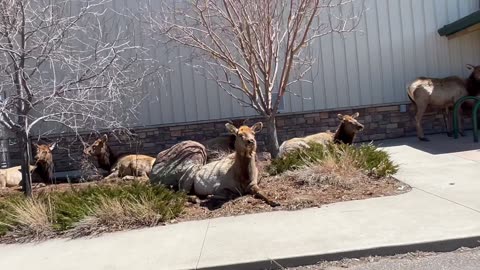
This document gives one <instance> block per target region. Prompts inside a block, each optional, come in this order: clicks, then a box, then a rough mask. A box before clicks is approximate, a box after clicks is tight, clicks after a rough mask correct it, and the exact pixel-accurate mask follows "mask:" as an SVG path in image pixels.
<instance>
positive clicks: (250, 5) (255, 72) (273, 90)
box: [144, 0, 364, 157]
mask: <svg viewBox="0 0 480 270" xmlns="http://www.w3.org/2000/svg"><path fill="white" fill-rule="evenodd" d="M148 11H149V12H147V13H146V14H148V15H145V18H144V19H146V21H147V22H148V23H149V25H150V26H151V27H150V28H149V29H150V30H151V31H153V32H154V33H158V34H161V37H164V38H166V39H165V41H167V42H169V41H173V44H177V45H178V44H180V45H182V46H185V47H187V48H190V49H192V51H193V56H195V57H198V58H200V59H201V60H202V64H201V65H197V66H196V67H197V68H200V69H202V70H203V71H206V72H204V73H206V74H208V77H209V79H212V80H214V81H215V82H216V83H217V84H218V85H219V87H220V88H221V89H223V90H224V91H226V92H227V93H228V94H229V95H230V96H231V97H232V98H234V99H235V100H236V101H238V102H239V103H240V104H241V105H243V106H248V107H251V108H253V109H255V110H256V111H257V112H258V113H259V114H260V115H262V116H264V117H265V120H266V122H267V131H268V142H267V145H268V149H269V151H270V153H271V154H272V156H274V157H276V156H277V154H278V147H279V146H278V139H277V131H276V124H275V117H276V115H277V111H278V106H279V104H280V101H281V98H282V97H283V96H284V95H285V93H286V92H288V91H291V90H290V89H291V86H292V85H293V84H295V83H296V82H299V81H302V80H303V79H304V76H305V74H307V73H308V72H309V71H310V69H311V67H312V63H313V62H314V59H312V57H311V55H310V54H308V53H307V50H306V48H307V47H308V46H309V45H310V44H311V43H312V42H314V41H315V40H316V39H318V38H320V37H322V36H325V35H328V34H332V33H345V32H351V31H353V30H354V29H355V28H356V27H357V25H358V23H359V20H360V18H361V15H362V14H363V11H364V7H363V3H362V1H361V0H258V1H252V0H190V1H188V0H187V1H171V0H164V1H163V2H162V4H161V6H160V8H159V9H158V10H155V9H154V8H152V3H150V7H149V8H148Z"/></svg>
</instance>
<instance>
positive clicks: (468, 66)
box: [465, 64, 475, 70]
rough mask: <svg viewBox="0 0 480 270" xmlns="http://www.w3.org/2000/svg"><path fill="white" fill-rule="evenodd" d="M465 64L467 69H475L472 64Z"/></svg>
mask: <svg viewBox="0 0 480 270" xmlns="http://www.w3.org/2000/svg"><path fill="white" fill-rule="evenodd" d="M465 66H466V67H467V69H468V70H473V69H475V67H474V66H473V65H470V64H466V65H465Z"/></svg>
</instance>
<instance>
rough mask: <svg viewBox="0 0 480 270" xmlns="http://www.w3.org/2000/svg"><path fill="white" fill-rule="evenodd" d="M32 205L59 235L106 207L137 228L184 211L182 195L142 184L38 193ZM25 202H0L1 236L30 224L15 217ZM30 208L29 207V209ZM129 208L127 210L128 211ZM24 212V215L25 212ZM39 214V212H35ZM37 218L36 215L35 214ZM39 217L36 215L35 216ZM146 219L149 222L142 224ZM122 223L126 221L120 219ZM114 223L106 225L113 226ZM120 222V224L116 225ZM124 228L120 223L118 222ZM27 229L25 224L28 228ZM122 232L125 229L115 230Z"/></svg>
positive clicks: (17, 199)
mask: <svg viewBox="0 0 480 270" xmlns="http://www.w3.org/2000/svg"><path fill="white" fill-rule="evenodd" d="M34 200H35V204H36V205H38V206H39V207H38V208H41V209H47V212H48V213H46V214H45V215H48V220H49V222H51V224H50V228H52V230H54V231H56V232H57V233H61V232H63V231H66V230H69V229H72V228H74V227H75V226H76V225H77V224H78V223H80V222H83V221H85V220H89V219H91V218H92V217H95V216H96V215H97V214H98V213H97V212H98V210H99V209H103V210H105V205H112V202H116V203H117V205H120V207H124V208H125V209H120V211H123V212H122V213H124V215H132V217H131V218H130V217H127V218H130V219H129V220H133V221H134V222H136V224H150V225H156V224H153V223H152V220H153V218H152V216H153V215H154V216H155V220H156V221H157V222H156V223H159V222H166V221H169V220H171V219H174V218H175V217H177V216H178V215H180V214H181V213H182V211H183V207H184V204H185V201H186V196H185V194H183V193H179V192H173V191H171V190H168V189H166V188H165V187H162V186H152V185H150V184H145V183H133V184H130V183H129V184H118V185H91V186H88V187H84V188H73V186H72V189H70V190H67V191H57V192H55V191H54V192H48V193H41V194H38V195H36V196H35V198H34ZM27 201H28V199H25V198H24V197H23V196H12V197H7V198H5V199H3V200H0V236H1V235H3V234H5V233H7V232H8V231H9V230H14V229H16V227H18V225H19V224H25V223H26V222H25V221H23V220H18V219H19V217H27V218H23V219H26V220H33V219H34V218H32V216H33V215H32V214H31V213H18V212H19V211H24V210H23V209H25V208H24V207H16V206H18V205H19V203H20V205H21V204H26V202H27ZM30 208H31V207H30ZM127 208H128V209H127ZM132 209H133V210H141V211H143V212H144V213H148V216H147V215H145V217H144V216H142V215H139V214H138V213H135V211H132ZM24 212H27V211H24ZM28 212H30V211H28ZM37 212H38V211H37ZM37 215H38V214H37ZM38 216H39V215H38ZM142 218H145V219H148V221H145V222H144V221H142V220H141V219H142ZM122 219H125V217H124V216H123V217H122ZM115 222H117V221H116V220H111V221H109V224H112V226H116V224H115ZM118 222H120V221H118ZM121 222H122V225H123V223H124V222H123V220H122V221H121ZM27 225H28V224H27ZM118 227H119V228H123V227H125V226H118Z"/></svg>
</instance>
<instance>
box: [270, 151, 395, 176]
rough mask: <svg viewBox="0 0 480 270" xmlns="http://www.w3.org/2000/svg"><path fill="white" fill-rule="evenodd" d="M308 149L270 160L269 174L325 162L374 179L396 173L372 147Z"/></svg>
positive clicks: (383, 155)
mask: <svg viewBox="0 0 480 270" xmlns="http://www.w3.org/2000/svg"><path fill="white" fill-rule="evenodd" d="M309 145H310V148H308V149H301V150H297V151H294V152H292V153H289V154H288V155H286V156H285V157H284V158H282V159H275V160H273V161H272V164H271V165H270V166H269V168H268V171H269V173H270V174H272V175H277V174H281V173H283V172H286V171H292V170H297V169H301V168H303V167H306V166H311V165H313V164H319V163H321V162H323V161H325V160H326V159H329V160H333V161H335V162H338V163H345V166H354V167H355V168H359V169H362V170H364V171H365V172H366V173H367V174H370V175H373V176H375V177H385V176H389V175H391V174H394V173H396V172H397V170H398V166H397V165H396V164H394V163H393V162H392V161H391V160H390V157H389V155H388V153H386V152H385V151H383V150H380V149H378V148H377V147H376V146H374V145H373V144H362V145H360V146H358V147H356V146H354V145H346V144H328V145H321V144H316V143H311V144H309Z"/></svg>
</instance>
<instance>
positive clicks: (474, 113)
mask: <svg viewBox="0 0 480 270" xmlns="http://www.w3.org/2000/svg"><path fill="white" fill-rule="evenodd" d="M479 108H480V100H479V101H477V103H475V107H473V111H472V127H473V142H478V121H477V112H478V109H479Z"/></svg>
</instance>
